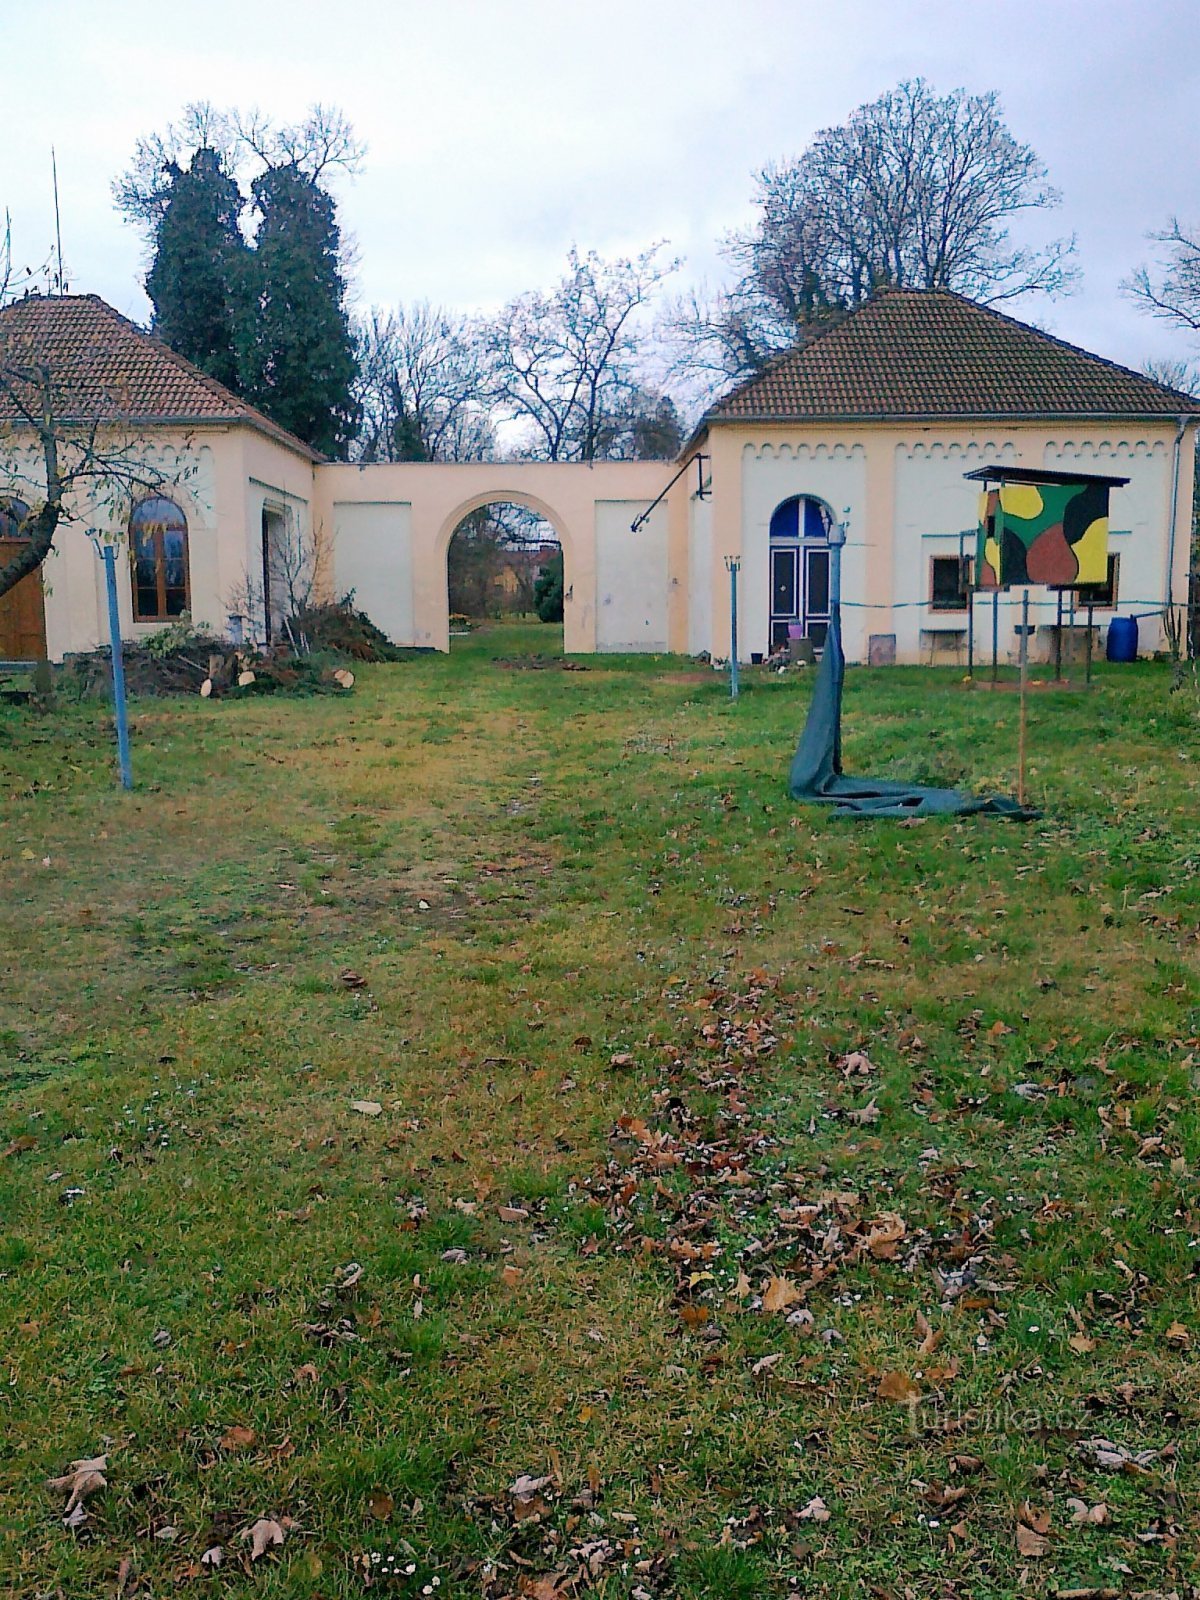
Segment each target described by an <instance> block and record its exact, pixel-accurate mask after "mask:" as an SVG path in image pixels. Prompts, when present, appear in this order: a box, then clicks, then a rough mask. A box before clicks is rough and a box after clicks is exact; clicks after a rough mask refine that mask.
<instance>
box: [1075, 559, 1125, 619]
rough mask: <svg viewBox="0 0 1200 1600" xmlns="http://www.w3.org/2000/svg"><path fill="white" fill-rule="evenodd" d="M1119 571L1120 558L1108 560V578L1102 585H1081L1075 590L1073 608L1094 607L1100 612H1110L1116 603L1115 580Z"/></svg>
mask: <svg viewBox="0 0 1200 1600" xmlns="http://www.w3.org/2000/svg"><path fill="white" fill-rule="evenodd" d="M1120 571H1121V558H1120V556H1113V555H1110V556H1109V558H1108V577H1107V579H1106V580H1105V582H1104V583H1081V584H1080V585H1079V587H1078V588H1077V589H1076V590H1075V607H1076V610H1078V608H1079V607H1080V606H1085V607H1086V606H1095V607H1096V608H1097V609H1098V610H1100V611H1111V610H1112V609H1113V607H1114V606H1115V605H1116V603H1117V579H1118V576H1119V574H1120Z"/></svg>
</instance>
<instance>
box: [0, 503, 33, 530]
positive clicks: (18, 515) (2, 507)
mask: <svg viewBox="0 0 1200 1600" xmlns="http://www.w3.org/2000/svg"><path fill="white" fill-rule="evenodd" d="M28 516H29V507H28V506H27V505H26V504H25V502H24V500H0V539H27V538H28V537H29V535H28V534H27V533H26V532H25V522H26V520H27V518H28Z"/></svg>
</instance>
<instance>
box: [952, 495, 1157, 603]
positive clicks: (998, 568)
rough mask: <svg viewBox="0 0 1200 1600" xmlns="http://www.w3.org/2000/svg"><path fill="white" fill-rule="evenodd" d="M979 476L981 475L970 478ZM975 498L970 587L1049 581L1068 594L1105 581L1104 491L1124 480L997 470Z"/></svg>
mask: <svg viewBox="0 0 1200 1600" xmlns="http://www.w3.org/2000/svg"><path fill="white" fill-rule="evenodd" d="M970 476H971V477H980V478H982V477H983V476H984V474H983V473H979V474H975V473H972V474H970ZM988 476H991V477H993V479H995V478H999V479H1000V482H999V483H997V484H996V486H995V487H987V488H985V489H984V491H983V493H982V494H981V495H980V497H979V540H978V550H977V557H976V563H975V573H976V578H975V583H976V587H977V588H980V589H1007V588H1009V587H1010V586H1011V585H1013V584H1018V585H1019V584H1046V585H1048V586H1050V587H1051V588H1063V589H1070V588H1075V587H1077V586H1078V585H1080V584H1085V583H1104V582H1105V580H1106V578H1107V576H1108V492H1109V489H1110V488H1111V487H1112V485H1113V484H1121V483H1126V482H1128V479H1124V478H1099V477H1088V478H1068V477H1067V475H1066V474H1062V475H1061V476H1059V475H1057V474H1049V473H1048V474H1047V475H1046V476H1045V478H1041V477H1038V478H1036V479H1035V477H1034V474H1033V473H1032V472H1029V473H1021V474H1019V476H1018V475H1017V474H1015V473H1014V474H1013V475H1012V478H1011V479H1009V480H1008V481H1006V479H1008V475H1007V474H1005V473H1004V471H1003V469H996V471H995V472H994V473H989V474H988Z"/></svg>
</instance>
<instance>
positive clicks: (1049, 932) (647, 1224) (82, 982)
mask: <svg viewBox="0 0 1200 1600" xmlns="http://www.w3.org/2000/svg"><path fill="white" fill-rule="evenodd" d="M554 637H555V636H554V635H553V634H552V632H551V630H549V629H546V628H541V627H523V628H522V627H510V628H497V629H493V630H490V631H487V632H484V633H481V634H479V635H476V636H473V637H472V638H471V639H469V640H466V641H463V642H462V643H461V644H459V643H458V642H457V641H456V648H455V651H454V653H453V654H452V655H451V656H450V657H449V658H444V657H443V658H432V657H429V658H421V659H417V660H414V661H411V662H406V663H401V664H397V665H394V666H380V667H368V668H365V669H363V670H361V671H360V672H359V675H358V684H357V687H356V689H355V692H354V694H353V695H352V696H350V697H347V698H344V699H331V698H317V699H312V700H298V701H281V700H271V699H266V698H264V699H258V700H250V701H245V702H241V703H233V702H230V701H223V702H217V701H209V702H203V701H201V700H199V699H196V700H194V701H192V700H188V701H178V700H176V701H166V700H162V701H140V702H138V703H136V704H135V705H134V707H133V712H132V720H133V737H134V763H135V774H136V777H137V788H136V790H135V792H134V793H133V794H132V795H124V794H122V793H121V792H119V791H118V790H116V789H115V788H114V786H113V752H112V747H111V731H110V726H109V717H108V712H107V709H106V708H105V707H104V706H103V705H95V704H85V705H82V706H68V707H63V708H60V709H59V710H58V711H56V712H54V713H53V714H50V715H39V714H37V713H35V712H32V711H30V710H28V709H26V708H21V707H18V708H11V707H10V708H5V709H3V710H0V795H2V798H3V811H2V813H0V814H2V816H3V828H2V831H0V972H2V981H3V991H2V999H0V1223H2V1236H0V1333H2V1338H3V1386H2V1387H0V1588H2V1587H3V1584H4V1583H7V1585H8V1592H10V1593H12V1594H14V1595H21V1596H34V1595H45V1596H55V1597H58V1596H62V1597H64V1600H87V1597H92V1596H97V1597H99V1596H105V1597H111V1596H115V1595H117V1594H119V1593H123V1594H125V1595H127V1596H134V1595H136V1596H139V1597H143V1600H145V1597H150V1596H158V1597H161V1596H165V1595H167V1594H174V1593H175V1592H176V1588H177V1586H179V1585H181V1586H182V1592H184V1593H187V1592H196V1593H207V1592H210V1591H211V1592H213V1593H218V1592H219V1593H220V1594H221V1595H225V1596H243V1595H247V1596H248V1595H256V1596H264V1597H268V1596H269V1597H282V1596H288V1597H296V1600H300V1597H303V1600H315V1597H318V1596H320V1597H324V1600H333V1597H340V1596H349V1595H357V1594H360V1593H362V1592H363V1590H364V1587H367V1586H369V1587H371V1588H375V1589H378V1590H379V1592H380V1593H394V1594H397V1595H408V1594H413V1595H429V1594H436V1595H441V1596H473V1597H484V1600H500V1597H503V1596H520V1595H524V1596H529V1597H533V1600H554V1597H557V1596H559V1595H564V1596H566V1595H569V1596H577V1595H578V1596H597V1597H617V1596H622V1597H626V1596H629V1597H636V1600H645V1597H646V1596H652V1597H658V1596H668V1595H670V1596H679V1597H681V1600H692V1597H697V1596H702V1595H703V1596H713V1597H722V1600H742V1597H744V1600H750V1597H756V1600H757V1597H760V1596H762V1597H768V1600H770V1597H780V1600H781V1597H785V1596H788V1595H791V1594H793V1593H794V1594H803V1595H829V1596H859V1595H861V1596H909V1595H911V1596H922V1597H924V1596H934V1595H936V1596H939V1597H945V1596H962V1597H964V1600H967V1597H970V1600H988V1597H993V1596H1001V1595H1016V1594H1028V1595H1053V1594H1056V1593H1058V1592H1059V1591H1065V1590H1076V1591H1086V1592H1087V1593H1088V1594H1095V1595H1100V1594H1105V1595H1108V1594H1110V1593H1111V1594H1113V1595H1120V1596H1125V1595H1129V1596H1132V1595H1135V1594H1136V1595H1147V1594H1157V1593H1163V1594H1166V1593H1177V1594H1180V1595H1183V1594H1186V1593H1188V1592H1189V1590H1188V1585H1189V1584H1196V1583H1197V1582H1198V1581H1200V1575H1198V1574H1197V1571H1196V1567H1195V1552H1196V1547H1197V1542H1198V1540H1197V1535H1198V1533H1200V1528H1198V1525H1197V1524H1198V1520H1200V1519H1198V1515H1197V1509H1196V1490H1197V1456H1198V1454H1200V1446H1198V1443H1197V1424H1198V1422H1200V1392H1198V1384H1197V1377H1198V1373H1197V1362H1196V1351H1197V1348H1198V1347H1200V1316H1198V1314H1197V1311H1198V1304H1197V1302H1198V1298H1200V1296H1198V1291H1200V1279H1198V1276H1197V1272H1198V1268H1197V1262H1198V1260H1200V1242H1198V1239H1200V1206H1198V1203H1197V1201H1198V1197H1197V1182H1196V1168H1197V1164H1198V1163H1200V1139H1198V1117H1197V1109H1196V1106H1197V1099H1196V1090H1197V1078H1198V1076H1200V1071H1198V1065H1197V1064H1198V1062H1200V1040H1198V1038H1197V1035H1198V1034H1200V1009H1198V1007H1200V981H1198V965H1197V956H1198V953H1200V943H1198V940H1200V932H1198V923H1200V833H1198V831H1197V817H1198V813H1200V775H1198V772H1200V769H1198V767H1197V761H1196V756H1197V748H1198V738H1197V735H1198V734H1200V721H1198V718H1197V708H1198V701H1197V697H1196V694H1195V692H1194V691H1193V690H1192V689H1190V688H1188V689H1185V690H1184V691H1182V692H1181V693H1178V694H1176V695H1174V696H1171V695H1169V694H1168V676H1167V671H1166V669H1165V668H1160V667H1155V666H1150V665H1146V666H1137V667H1133V668H1124V669H1108V668H1104V667H1102V668H1101V669H1100V670H1099V673H1098V683H1097V686H1096V688H1095V689H1094V690H1093V692H1092V693H1091V694H1090V695H1085V694H1082V693H1079V694H1062V693H1046V694H1043V695H1036V696H1034V697H1033V699H1032V705H1031V723H1030V749H1031V765H1032V778H1031V785H1032V790H1033V796H1034V798H1035V799H1036V800H1037V801H1039V803H1041V804H1042V805H1044V807H1045V819H1044V820H1043V821H1041V822H1039V823H1033V824H1027V825H1021V824H1013V823H1007V822H1003V821H998V820H995V819H988V818H977V819H968V820H960V821H954V820H942V819H930V820H929V821H926V822H913V821H909V822H874V823H861V822H859V823H855V822H846V821H834V820H833V819H831V818H829V817H828V816H826V815H825V814H824V813H821V812H819V811H814V810H810V809H805V808H799V807H796V806H794V805H792V804H791V803H790V802H789V801H788V799H787V797H786V794H785V791H784V779H785V775H786V770H787V764H788V761H789V759H790V756H791V752H792V749H793V746H794V743H795V738H796V735H797V733H798V731H799V728H800V726H801V724H802V721H803V716H804V710H805V706H806V704H807V698H808V685H807V684H806V683H804V682H803V681H798V680H797V679H796V678H794V677H793V678H791V679H779V678H774V677H770V676H765V675H761V674H756V673H754V672H748V673H747V674H746V675H745V679H744V684H745V687H744V692H743V695H742V698H741V700H740V701H739V703H738V704H737V705H731V703H730V702H729V700H728V698H727V688H726V685H725V682H724V680H723V679H721V678H719V677H717V676H716V675H715V674H710V673H705V672H703V671H697V670H696V668H695V665H694V664H693V663H691V662H687V661H681V660H672V659H669V658H657V659H650V658H641V657H637V658H611V657H610V658H591V659H589V660H587V661H585V662H580V663H577V664H573V665H578V666H579V667H580V668H584V669H586V670H573V671H565V670H562V668H563V663H562V662H561V660H560V659H555V658H554V656H553V655H551V654H549V653H548V656H547V659H545V660H543V661H542V662H541V663H540V664H538V663H534V664H531V663H530V660H529V658H528V656H527V655H525V654H523V653H524V652H528V651H530V650H538V649H541V650H546V651H548V650H549V647H548V645H547V641H548V640H553V639H554ZM539 665H540V670H536V669H535V668H536V667H538V666H539ZM1016 717H1017V705H1016V700H1015V697H1013V696H1011V695H1004V694H987V693H982V692H976V693H972V692H970V691H969V690H967V689H966V688H964V687H963V685H962V684H961V682H960V681H959V677H958V675H957V674H954V673H950V672H942V671H932V670H928V669H926V670H921V669H908V670H906V669H895V670H890V671H878V672H870V673H868V672H865V671H852V672H851V673H850V674H849V677H848V685H847V704H846V730H845V732H846V759H847V765H848V767H850V768H851V769H852V770H854V771H856V772H860V773H863V774H870V775H873V776H877V777H888V776H890V777H907V778H911V779H925V780H927V779H934V780H943V781H951V782H956V783H966V784H968V785H970V786H981V787H982V786H998V787H1002V788H1005V789H1011V787H1012V783H1013V775H1014V768H1015V753H1016ZM356 1102H358V1103H359V1104H358V1108H356V1104H355V1103H356ZM360 1269H361V1270H360ZM1096 1440H1102V1441H1107V1442H1108V1446H1107V1447H1106V1448H1100V1447H1099V1446H1097V1445H1096V1444H1095V1443H1094V1441H1096ZM1121 1451H1128V1452H1130V1458H1129V1459H1128V1460H1124V1462H1123V1458H1122V1456H1121ZM1141 1452H1145V1454H1143V1455H1141V1456H1140V1459H1135V1458H1137V1457H1138V1456H1139V1453H1141ZM101 1453H106V1454H107V1457H108V1464H107V1472H106V1477H107V1485H106V1487H105V1488H103V1489H101V1490H99V1491H98V1492H96V1493H95V1494H93V1495H92V1496H91V1497H90V1498H88V1499H87V1500H86V1501H85V1506H86V1508H87V1510H88V1511H89V1513H90V1514H89V1516H88V1518H87V1520H86V1522H84V1524H83V1525H82V1527H80V1528H78V1529H76V1530H74V1531H71V1530H67V1529H65V1528H64V1527H63V1524H62V1520H61V1518H62V1515H63V1512H64V1509H65V1504H66V1494H65V1492H63V1491H58V1492H51V1491H48V1490H47V1489H46V1488H45V1487H44V1480H45V1479H46V1478H47V1477H50V1476H52V1475H57V1474H61V1473H63V1472H65V1471H66V1470H67V1467H68V1464H69V1463H70V1462H71V1461H73V1460H75V1459H77V1458H86V1457H92V1456H95V1455H98V1454H101ZM522 1476H525V1477H526V1478H528V1479H532V1480H539V1479H540V1480H545V1481H543V1482H541V1483H540V1484H537V1483H536V1482H535V1483H534V1484H530V1483H528V1482H527V1483H525V1484H521V1485H520V1486H519V1488H518V1490H517V1492H516V1493H514V1492H513V1486H514V1484H516V1483H517V1480H518V1479H519V1478H521V1477H522ZM260 1518H266V1519H269V1520H272V1521H274V1522H276V1523H277V1524H278V1534H279V1536H281V1537H282V1538H283V1540H284V1542H283V1544H282V1545H281V1546H280V1545H278V1544H276V1545H272V1546H271V1547H270V1548H268V1549H267V1550H266V1553H264V1554H263V1555H262V1557H261V1559H259V1560H257V1561H255V1560H253V1559H252V1546H251V1541H250V1539H248V1538H243V1537H242V1535H243V1534H244V1533H246V1532H247V1531H248V1530H249V1529H250V1527H251V1526H252V1525H253V1524H254V1523H255V1522H256V1521H258V1519H260ZM272 1531H274V1530H270V1529H268V1530H267V1532H268V1533H271V1532H272ZM260 1533H261V1530H260ZM214 1547H217V1548H219V1550H220V1551H221V1552H222V1557H221V1561H222V1564H221V1565H220V1567H219V1568H216V1569H214V1568H213V1567H211V1566H210V1565H203V1564H202V1561H201V1558H202V1555H203V1554H204V1553H205V1552H206V1551H211V1550H212V1549H213V1548H214ZM372 1552H376V1553H378V1555H379V1556H380V1560H378V1561H373V1560H372V1555H371V1553H372ZM209 1559H210V1561H211V1560H212V1559H213V1558H212V1557H211V1556H210V1558H209ZM122 1563H128V1565H127V1566H123V1565H122ZM406 1568H411V1571H407V1572H406V1571H405V1569H406ZM385 1569H388V1570H387V1572H385ZM370 1574H374V1576H373V1577H371V1576H370ZM393 1574H394V1575H393ZM1190 1592H1194V1591H1190Z"/></svg>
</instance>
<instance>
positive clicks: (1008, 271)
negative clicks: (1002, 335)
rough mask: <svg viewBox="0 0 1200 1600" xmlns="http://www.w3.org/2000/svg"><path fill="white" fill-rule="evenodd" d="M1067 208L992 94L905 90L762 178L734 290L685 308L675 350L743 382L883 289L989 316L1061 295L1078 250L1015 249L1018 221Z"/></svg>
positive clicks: (736, 245) (741, 236)
mask: <svg viewBox="0 0 1200 1600" xmlns="http://www.w3.org/2000/svg"><path fill="white" fill-rule="evenodd" d="M1059 201H1060V196H1059V194H1058V191H1057V190H1055V189H1054V188H1052V187H1051V186H1050V184H1049V183H1048V181H1047V175H1046V169H1045V167H1044V166H1043V164H1042V162H1041V161H1040V160H1039V158H1038V156H1037V155H1036V153H1035V152H1034V151H1033V150H1032V149H1031V148H1030V146H1028V145H1025V144H1021V143H1019V142H1018V141H1017V140H1016V139H1015V138H1014V137H1013V135H1012V134H1011V133H1010V132H1009V130H1008V128H1007V126H1006V125H1005V123H1004V120H1003V117H1002V115H1001V110H1000V102H999V98H998V96H997V95H996V94H994V93H989V94H982V95H969V94H967V93H966V92H965V91H964V90H962V89H955V90H953V91H951V93H949V94H947V95H938V94H936V93H935V92H934V91H933V89H932V88H931V87H930V85H929V84H928V83H926V82H925V81H924V79H921V78H916V79H913V80H911V81H909V82H905V83H901V84H899V85H898V86H897V87H896V88H895V89H893V90H890V91H889V92H888V93H887V94H884V95H881V96H880V97H879V99H878V100H874V101H871V102H870V103H869V104H867V105H863V106H860V107H859V108H858V110H856V111H855V112H854V113H853V114H852V115H851V117H850V118H849V120H848V122H847V123H846V124H845V125H844V126H843V127H839V128H827V129H825V130H823V131H822V132H821V133H819V134H818V135H817V137H816V139H815V140H814V141H813V143H812V144H811V145H810V146H809V148H808V149H807V150H806V151H805V152H804V153H803V154H802V155H800V156H798V157H796V158H794V159H792V160H789V161H782V162H778V163H775V164H773V165H770V166H767V167H765V168H764V169H763V170H762V172H760V174H759V176H758V182H757V188H756V193H755V202H756V204H757V206H758V209H759V217H758V221H757V222H756V223H755V225H754V226H753V227H752V228H750V229H748V230H747V231H745V232H742V233H737V234H733V235H731V236H730V237H729V238H728V239H727V240H726V242H725V253H726V255H727V257H728V259H729V260H730V261H731V263H732V265H733V266H734V268H735V270H736V272H737V275H738V276H737V280H736V283H735V286H734V287H733V288H732V289H731V290H728V291H726V293H725V294H724V295H723V296H722V297H720V298H719V299H718V300H717V301H716V303H715V304H714V303H706V302H704V301H703V300H701V301H698V302H693V303H692V304H691V305H685V306H683V307H682V308H679V311H680V314H679V315H678V316H677V319H676V320H677V336H678V337H679V338H681V339H682V341H683V342H684V343H685V344H690V346H691V347H692V349H693V350H696V349H701V350H704V351H706V352H707V354H706V358H705V359H706V360H707V362H708V364H709V365H710V366H712V367H714V368H720V369H723V372H724V375H725V376H726V377H730V378H739V377H743V376H745V375H746V374H747V373H749V372H752V371H754V370H755V369H756V368H757V367H758V366H760V365H761V364H762V362H763V361H764V360H766V359H768V358H769V357H770V356H771V355H773V354H774V353H776V352H777V351H778V350H780V349H783V348H786V346H787V345H789V344H791V343H793V342H795V340H796V339H797V338H802V337H804V336H805V335H806V334H811V333H812V332H814V331H816V332H819V331H821V330H822V329H823V328H825V327H827V326H828V325H829V324H830V322H831V321H833V320H836V319H837V318H838V317H839V316H841V315H844V313H845V312H846V311H848V310H852V309H853V308H854V307H855V306H857V305H860V304H861V303H862V302H863V301H864V300H865V299H867V298H868V297H869V296H870V295H871V294H873V293H874V292H875V290H876V289H878V288H880V287H881V286H883V285H885V284H890V285H894V286H896V287H899V288H919V289H953V290H955V291H956V292H958V293H960V294H965V295H967V296H969V297H970V298H971V299H974V300H979V301H981V302H983V303H984V304H995V303H997V302H1000V301H1006V300H1011V299H1014V298H1016V297H1018V296H1022V295H1031V294H1046V295H1056V294H1060V293H1062V292H1064V291H1065V290H1067V289H1068V288H1069V287H1070V285H1071V283H1072V281H1073V279H1074V276H1075V274H1074V268H1073V266H1072V261H1071V258H1072V255H1073V253H1074V249H1075V240H1074V238H1069V239H1055V240H1050V241H1049V242H1047V243H1044V244H1041V245H1032V244H1024V243H1019V242H1017V241H1016V240H1015V239H1014V238H1013V237H1012V235H1011V233H1010V224H1011V223H1012V221H1013V220H1014V219H1018V218H1021V217H1023V216H1024V215H1025V214H1028V213H1036V212H1041V211H1045V210H1048V209H1052V208H1053V207H1055V206H1057V205H1058V204H1059Z"/></svg>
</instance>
